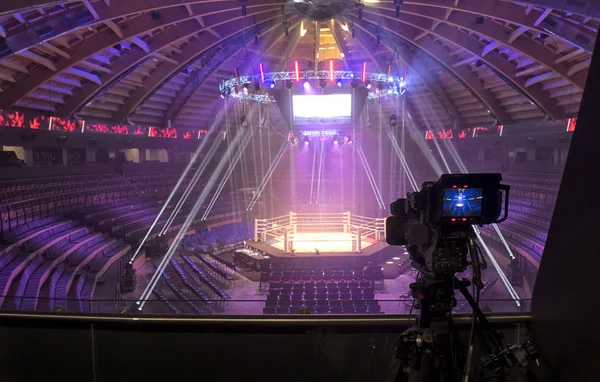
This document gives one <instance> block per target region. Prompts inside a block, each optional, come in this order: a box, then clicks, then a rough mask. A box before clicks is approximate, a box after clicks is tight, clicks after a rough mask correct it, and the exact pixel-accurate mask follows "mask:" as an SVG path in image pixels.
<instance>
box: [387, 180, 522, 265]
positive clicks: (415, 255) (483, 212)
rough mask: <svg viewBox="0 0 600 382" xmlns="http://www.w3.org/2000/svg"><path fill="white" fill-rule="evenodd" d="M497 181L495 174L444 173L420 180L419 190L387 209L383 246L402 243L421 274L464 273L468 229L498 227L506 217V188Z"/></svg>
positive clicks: (507, 189)
mask: <svg viewBox="0 0 600 382" xmlns="http://www.w3.org/2000/svg"><path fill="white" fill-rule="evenodd" d="M501 180H502V175H501V174H497V173H490V174H444V175H442V176H441V177H440V178H439V179H438V180H437V181H436V182H424V183H423V185H422V188H421V190H420V191H416V192H411V193H408V194H407V196H406V198H402V199H398V200H396V201H395V202H393V203H392V204H391V205H390V211H391V212H392V216H390V217H388V218H387V219H386V224H385V226H386V241H387V243H388V244H390V245H405V246H406V247H407V249H408V251H409V254H410V257H411V260H413V266H415V267H416V268H417V269H419V270H420V271H421V272H425V273H432V274H436V273H446V272H462V271H464V270H465V268H466V266H467V260H466V254H467V252H468V249H467V244H466V243H467V240H466V239H467V237H468V235H470V234H471V233H472V229H471V226H472V225H479V226H483V225H486V224H491V223H500V222H503V221H504V220H506V219H507V217H508V193H509V190H510V187H509V186H507V185H502V184H500V182H501ZM502 191H504V203H503V200H502V199H503V198H502V196H503V193H502ZM503 204H504V214H503V216H502V217H500V214H501V213H502V207H503ZM434 252H435V256H434Z"/></svg>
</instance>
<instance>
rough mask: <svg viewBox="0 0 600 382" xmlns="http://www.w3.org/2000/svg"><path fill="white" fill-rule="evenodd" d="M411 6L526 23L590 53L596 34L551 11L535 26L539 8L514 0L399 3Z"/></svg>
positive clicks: (404, 8)
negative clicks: (529, 8)
mask: <svg viewBox="0 0 600 382" xmlns="http://www.w3.org/2000/svg"><path fill="white" fill-rule="evenodd" d="M533 1H536V2H538V3H539V1H537V0H532V1H531V2H533ZM543 1H544V2H546V1H552V2H558V3H563V5H562V6H557V7H553V6H548V7H547V8H554V9H561V10H564V9H565V7H564V0H543ZM538 5H541V4H538ZM412 6H421V8H423V6H424V7H433V8H442V10H443V12H446V11H447V9H452V10H454V11H461V12H467V13H470V14H472V15H473V16H477V15H481V16H486V17H490V18H494V19H497V20H501V21H505V22H509V23H512V24H516V25H519V26H527V27H529V28H530V29H533V30H535V31H537V32H544V33H550V34H553V35H555V36H556V37H559V38H561V39H563V40H565V41H567V42H568V43H570V44H572V45H574V46H578V47H580V48H584V49H585V50H586V51H587V52H588V53H592V52H593V51H594V43H595V37H596V36H594V35H593V33H592V32H588V33H585V32H584V31H583V30H582V29H580V28H578V27H577V26H575V25H573V24H570V23H568V22H565V21H563V20H560V19H558V18H556V17H553V16H552V15H549V16H548V18H549V19H551V20H552V23H546V22H542V23H541V24H540V25H539V26H536V25H535V22H536V21H537V20H538V18H539V17H540V16H541V15H542V13H543V12H542V11H539V10H537V9H533V8H532V11H531V12H530V13H529V14H526V13H525V12H524V8H523V7H522V6H520V5H518V4H515V3H513V2H512V1H502V0H490V1H482V0H460V1H459V2H457V1H455V0H405V1H404V4H403V5H402V13H404V12H410V11H411V7H412ZM389 7H390V8H391V9H393V4H391V5H390V6H389ZM367 8H368V7H367ZM413 9H414V8H413ZM596 12H597V13H600V10H596ZM402 13H401V14H402ZM454 13H456V12H453V14H454ZM450 18H452V16H450V17H449V19H450ZM582 35H585V36H586V38H587V40H586V41H583V40H582V39H581V38H580V36H582Z"/></svg>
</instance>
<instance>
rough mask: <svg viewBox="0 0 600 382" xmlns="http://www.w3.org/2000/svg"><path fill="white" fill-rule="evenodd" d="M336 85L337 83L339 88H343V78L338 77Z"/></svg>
mask: <svg viewBox="0 0 600 382" xmlns="http://www.w3.org/2000/svg"><path fill="white" fill-rule="evenodd" d="M335 85H336V86H337V87H338V88H341V87H342V85H343V83H342V80H340V79H338V80H337V81H336V82H335Z"/></svg>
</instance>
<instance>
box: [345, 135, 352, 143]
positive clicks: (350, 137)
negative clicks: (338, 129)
mask: <svg viewBox="0 0 600 382" xmlns="http://www.w3.org/2000/svg"><path fill="white" fill-rule="evenodd" d="M346 143H348V144H350V143H352V136H350V135H349V136H348V140H347V141H346Z"/></svg>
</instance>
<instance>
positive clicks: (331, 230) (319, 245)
mask: <svg viewBox="0 0 600 382" xmlns="http://www.w3.org/2000/svg"><path fill="white" fill-rule="evenodd" d="M384 239H385V219H384V218H370V217H365V216H359V215H354V214H352V213H350V212H339V213H312V212H290V213H289V214H288V215H283V216H277V217H274V218H270V219H255V220H254V241H255V242H263V243H265V244H267V245H270V246H272V247H274V248H277V249H279V250H282V251H283V252H284V253H286V254H292V253H293V254H307V253H310V254H318V253H321V252H323V253H341V252H343V253H349V252H354V253H360V252H361V251H362V250H363V249H365V248H367V247H369V246H371V245H373V244H375V243H377V242H380V241H382V240H384Z"/></svg>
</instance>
